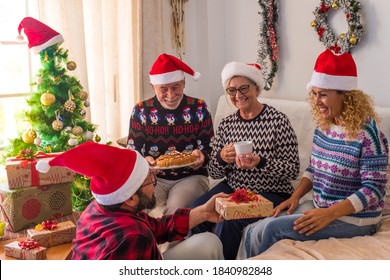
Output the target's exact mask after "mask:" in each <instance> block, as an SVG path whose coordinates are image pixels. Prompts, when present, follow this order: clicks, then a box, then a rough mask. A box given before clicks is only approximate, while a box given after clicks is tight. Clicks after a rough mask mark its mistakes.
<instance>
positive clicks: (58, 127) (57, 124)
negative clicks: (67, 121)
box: [51, 120, 64, 131]
mask: <svg viewBox="0 0 390 280" xmlns="http://www.w3.org/2000/svg"><path fill="white" fill-rule="evenodd" d="M51 127H52V128H53V129H54V130H55V131H60V130H62V128H63V127H64V123H63V122H62V121H60V120H55V121H54V122H53V123H52V124H51Z"/></svg>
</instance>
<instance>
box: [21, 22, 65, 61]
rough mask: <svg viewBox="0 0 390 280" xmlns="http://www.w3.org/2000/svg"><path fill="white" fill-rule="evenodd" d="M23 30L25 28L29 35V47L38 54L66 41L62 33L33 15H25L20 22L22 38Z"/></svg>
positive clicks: (25, 32) (26, 33)
mask: <svg viewBox="0 0 390 280" xmlns="http://www.w3.org/2000/svg"><path fill="white" fill-rule="evenodd" d="M22 30H24V34H25V35H26V36H27V39H28V42H29V43H28V47H29V48H30V50H31V52H32V53H34V54H38V53H40V52H41V51H42V50H44V49H46V48H48V47H50V46H53V45H55V44H60V43H62V42H63V41H64V38H63V37H62V35H61V34H59V33H58V32H57V31H55V30H53V29H51V28H50V27H49V26H47V25H46V24H43V23H42V22H40V21H39V20H36V19H34V18H32V17H25V18H24V19H22V21H21V22H20V24H19V27H18V32H19V38H20V39H23V36H22V34H21V32H22Z"/></svg>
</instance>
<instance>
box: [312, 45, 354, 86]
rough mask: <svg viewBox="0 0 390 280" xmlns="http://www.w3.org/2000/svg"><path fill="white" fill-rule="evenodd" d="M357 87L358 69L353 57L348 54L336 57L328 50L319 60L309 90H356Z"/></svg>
mask: <svg viewBox="0 0 390 280" xmlns="http://www.w3.org/2000/svg"><path fill="white" fill-rule="evenodd" d="M357 85H358V78H357V68H356V64H355V61H354V59H353V57H352V55H351V54H350V53H348V52H345V53H343V54H340V55H336V54H334V53H333V52H332V51H331V50H329V49H326V50H325V51H324V52H322V53H321V54H320V55H319V56H318V58H317V61H316V63H315V66H314V71H313V74H312V76H311V81H310V82H309V83H308V85H307V89H308V90H311V88H312V87H318V88H323V89H333V90H355V89H357Z"/></svg>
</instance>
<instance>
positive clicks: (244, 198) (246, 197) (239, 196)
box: [229, 188, 259, 203]
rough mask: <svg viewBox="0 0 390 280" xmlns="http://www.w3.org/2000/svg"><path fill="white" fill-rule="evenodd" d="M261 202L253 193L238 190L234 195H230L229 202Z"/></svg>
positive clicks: (246, 190)
mask: <svg viewBox="0 0 390 280" xmlns="http://www.w3.org/2000/svg"><path fill="white" fill-rule="evenodd" d="M256 200H259V197H258V196H257V195H256V194H255V193H254V192H252V191H250V190H248V189H247V188H245V189H237V190H236V191H235V192H234V193H232V194H231V195H230V198H229V201H233V202H235V203H240V202H249V201H256Z"/></svg>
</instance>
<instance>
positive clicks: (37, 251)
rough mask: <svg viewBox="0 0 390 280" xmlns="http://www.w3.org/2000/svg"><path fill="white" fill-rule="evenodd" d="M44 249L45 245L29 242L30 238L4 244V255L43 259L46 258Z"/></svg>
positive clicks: (24, 258)
mask: <svg viewBox="0 0 390 280" xmlns="http://www.w3.org/2000/svg"><path fill="white" fill-rule="evenodd" d="M46 251H47V250H46V248H45V247H43V246H40V245H39V244H36V242H31V240H26V241H13V242H11V243H8V244H6V245H4V253H5V255H6V256H9V257H14V258H18V259H22V260H44V259H46Z"/></svg>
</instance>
